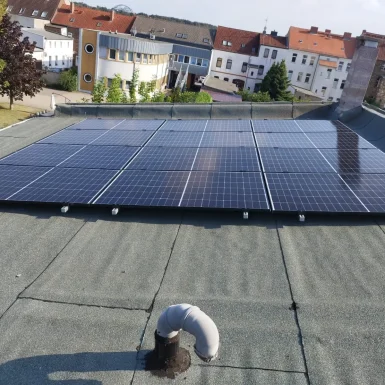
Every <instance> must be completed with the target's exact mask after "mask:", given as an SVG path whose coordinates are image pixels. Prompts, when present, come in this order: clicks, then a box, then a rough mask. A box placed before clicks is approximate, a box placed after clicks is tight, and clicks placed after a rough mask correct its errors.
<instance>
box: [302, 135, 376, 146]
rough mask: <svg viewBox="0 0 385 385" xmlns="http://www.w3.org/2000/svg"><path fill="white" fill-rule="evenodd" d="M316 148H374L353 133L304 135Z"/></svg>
mask: <svg viewBox="0 0 385 385" xmlns="http://www.w3.org/2000/svg"><path fill="white" fill-rule="evenodd" d="M306 135H307V136H308V138H309V139H310V141H311V142H313V143H314V145H315V146H316V147H317V148H338V149H344V150H354V149H357V148H375V147H374V146H373V145H371V144H370V143H369V142H368V141H366V140H365V139H364V138H361V137H360V136H358V135H357V134H354V133H349V134H346V133H337V134H334V133H331V132H325V133H309V134H306Z"/></svg>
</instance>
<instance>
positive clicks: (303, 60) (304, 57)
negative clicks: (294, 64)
mask: <svg viewBox="0 0 385 385" xmlns="http://www.w3.org/2000/svg"><path fill="white" fill-rule="evenodd" d="M306 62H307V55H303V57H302V64H306Z"/></svg>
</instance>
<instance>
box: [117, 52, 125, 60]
mask: <svg viewBox="0 0 385 385" xmlns="http://www.w3.org/2000/svg"><path fill="white" fill-rule="evenodd" d="M118 58H119V60H120V61H124V59H125V58H126V53H125V52H124V51H119V56H118Z"/></svg>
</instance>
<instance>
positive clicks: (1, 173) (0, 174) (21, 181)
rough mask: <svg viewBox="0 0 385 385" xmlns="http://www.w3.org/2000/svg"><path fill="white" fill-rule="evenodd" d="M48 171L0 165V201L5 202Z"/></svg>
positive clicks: (46, 169) (42, 168)
mask: <svg viewBox="0 0 385 385" xmlns="http://www.w3.org/2000/svg"><path fill="white" fill-rule="evenodd" d="M49 170H50V168H49V167H29V166H9V165H0V181H1V182H0V199H1V200H6V199H7V198H9V197H10V196H11V195H12V194H15V193H16V192H17V191H19V190H20V189H21V188H23V187H24V186H26V185H27V184H29V183H31V182H33V181H34V180H36V179H37V178H39V177H41V176H42V175H43V174H44V173H46V172H47V171H49Z"/></svg>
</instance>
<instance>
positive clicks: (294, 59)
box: [291, 53, 298, 63]
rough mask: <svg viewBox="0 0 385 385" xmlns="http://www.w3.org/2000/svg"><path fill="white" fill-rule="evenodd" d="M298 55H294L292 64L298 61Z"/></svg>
mask: <svg viewBox="0 0 385 385" xmlns="http://www.w3.org/2000/svg"><path fill="white" fill-rule="evenodd" d="M297 56H298V55H297V54H296V53H293V57H292V58H291V62H292V63H295V62H296V61H297Z"/></svg>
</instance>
